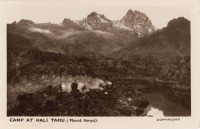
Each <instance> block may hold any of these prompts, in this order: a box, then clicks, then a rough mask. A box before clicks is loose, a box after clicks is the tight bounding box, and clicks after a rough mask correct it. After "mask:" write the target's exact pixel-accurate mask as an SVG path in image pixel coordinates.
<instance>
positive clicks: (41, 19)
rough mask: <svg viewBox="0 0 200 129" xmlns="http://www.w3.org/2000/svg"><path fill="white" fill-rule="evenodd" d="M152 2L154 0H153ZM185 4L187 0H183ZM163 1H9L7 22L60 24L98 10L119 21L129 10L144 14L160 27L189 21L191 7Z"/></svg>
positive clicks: (81, 17)
mask: <svg viewBox="0 0 200 129" xmlns="http://www.w3.org/2000/svg"><path fill="white" fill-rule="evenodd" d="M150 1H151V0H150ZM183 3H184V2H183ZM167 4H169V5H166V3H163V4H159V5H158V4H155V3H154V4H152V3H150V2H149V4H148V3H147V4H144V3H141V2H139V3H137V2H135V1H134V0H126V1H125V0H124V1H120V0H107V1H106V0H101V1H100V0H98V1H97V0H67V1H62V0H57V1H46V0H43V1H39V0H36V1H35V2H33V1H18V2H13V1H12V2H7V5H6V7H7V9H6V13H7V14H6V16H7V22H8V23H12V22H13V21H17V22H18V21H19V20H21V19H29V20H32V21H33V22H35V23H47V22H51V23H56V24H59V23H61V22H62V20H63V19H64V18H70V19H72V20H81V19H83V18H86V17H87V15H88V14H90V13H91V12H93V11H95V12H97V13H100V14H104V15H105V16H106V17H107V18H108V19H110V20H120V19H121V18H122V17H123V16H124V15H125V14H126V13H127V11H128V10H129V9H132V10H133V11H134V10H138V11H140V12H143V13H145V14H146V15H147V16H148V17H149V19H150V20H151V21H152V24H153V25H154V26H155V27H156V28H157V29H161V28H163V27H166V26H167V23H168V22H169V21H170V20H172V19H174V18H178V17H185V18H186V19H188V20H190V8H189V7H188V6H186V5H181V4H179V6H175V5H176V3H170V2H168V3H167Z"/></svg>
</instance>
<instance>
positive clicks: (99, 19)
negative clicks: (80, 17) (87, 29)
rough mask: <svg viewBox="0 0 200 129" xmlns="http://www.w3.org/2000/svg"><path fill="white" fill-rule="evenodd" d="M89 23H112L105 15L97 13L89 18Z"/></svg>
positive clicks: (91, 14)
mask: <svg viewBox="0 0 200 129" xmlns="http://www.w3.org/2000/svg"><path fill="white" fill-rule="evenodd" d="M87 20H88V21H95V22H108V21H110V20H109V19H108V18H106V17H105V16H104V15H103V14H99V13H97V12H92V13H90V14H89V15H88V16H87Z"/></svg>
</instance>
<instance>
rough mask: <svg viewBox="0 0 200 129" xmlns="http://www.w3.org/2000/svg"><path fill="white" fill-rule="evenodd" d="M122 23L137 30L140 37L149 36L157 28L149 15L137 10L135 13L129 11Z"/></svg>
mask: <svg viewBox="0 0 200 129" xmlns="http://www.w3.org/2000/svg"><path fill="white" fill-rule="evenodd" d="M120 22H121V23H123V24H124V25H126V26H127V27H129V28H131V29H133V30H135V31H136V32H137V33H138V34H139V35H144V34H149V33H152V32H153V31H155V27H154V26H153V25H152V23H151V21H150V20H149V18H148V17H147V15H146V14H144V13H142V12H140V11H137V10H135V11H133V10H131V9H129V10H128V12H127V13H126V15H125V16H124V17H123V18H122V19H121V20H120Z"/></svg>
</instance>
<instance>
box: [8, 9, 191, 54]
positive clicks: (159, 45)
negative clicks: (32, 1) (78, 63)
mask: <svg viewBox="0 0 200 129" xmlns="http://www.w3.org/2000/svg"><path fill="white" fill-rule="evenodd" d="M7 36H8V45H7V46H8V48H10V47H20V48H24V49H38V50H41V51H47V52H55V53H62V54H67V55H81V56H84V55H85V56H88V55H93V54H95V55H96V54H97V55H98V54H100V55H105V56H113V55H114V56H115V55H116V54H118V55H116V56H129V55H133V54H145V53H146V54H149V53H154V54H159V53H179V54H188V53H189V51H190V22H189V21H188V20H187V19H185V18H178V19H174V20H172V21H170V22H169V23H168V25H167V27H166V28H163V29H161V30H156V29H155V27H154V25H153V24H152V22H151V20H150V19H149V18H148V17H147V15H146V14H144V13H142V12H139V11H132V10H128V12H127V13H126V15H125V16H124V17H122V19H120V20H117V21H113V20H110V19H108V18H106V16H105V15H103V14H98V13H96V12H92V13H90V14H89V15H88V16H87V17H86V18H84V19H83V20H77V21H73V20H70V19H66V18H65V19H64V20H63V21H62V23H61V24H52V23H34V22H33V21H30V20H24V19H22V20H20V21H19V22H13V23H12V24H8V35H7Z"/></svg>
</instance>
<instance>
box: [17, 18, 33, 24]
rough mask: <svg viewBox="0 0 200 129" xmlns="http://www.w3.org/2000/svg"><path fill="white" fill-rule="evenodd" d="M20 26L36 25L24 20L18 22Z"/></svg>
mask: <svg viewBox="0 0 200 129" xmlns="http://www.w3.org/2000/svg"><path fill="white" fill-rule="evenodd" d="M18 24H20V25H31V24H34V22H33V21H31V20H26V19H22V20H20V21H19V22H18Z"/></svg>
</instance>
